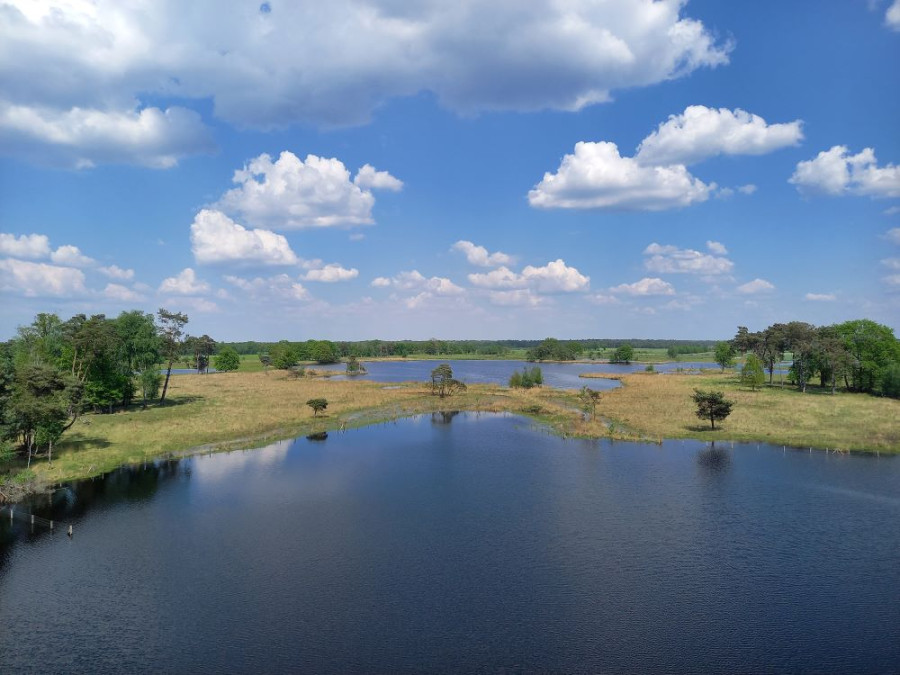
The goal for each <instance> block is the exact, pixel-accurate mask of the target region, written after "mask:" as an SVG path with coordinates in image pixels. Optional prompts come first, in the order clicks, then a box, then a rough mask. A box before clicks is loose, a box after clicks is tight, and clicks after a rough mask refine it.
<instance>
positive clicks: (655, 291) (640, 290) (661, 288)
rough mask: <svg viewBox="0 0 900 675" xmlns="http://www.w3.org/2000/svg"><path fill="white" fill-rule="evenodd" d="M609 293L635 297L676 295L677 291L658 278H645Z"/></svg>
mask: <svg viewBox="0 0 900 675" xmlns="http://www.w3.org/2000/svg"><path fill="white" fill-rule="evenodd" d="M609 292H610V293H621V294H623V295H635V296H645V295H675V289H674V288H673V287H672V284H670V283H669V282H668V281H663V280H662V279H659V278H657V277H644V278H643V279H641V280H639V281H635V282H634V283H633V284H619V285H618V286H613V287H612V288H610V289H609Z"/></svg>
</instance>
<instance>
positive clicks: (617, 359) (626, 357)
mask: <svg viewBox="0 0 900 675" xmlns="http://www.w3.org/2000/svg"><path fill="white" fill-rule="evenodd" d="M633 358H634V349H633V348H632V347H631V345H630V344H628V343H627V342H626V343H625V344H623V345H620V346H619V347H617V348H616V351H614V352H613V355H612V356H611V357H610V359H609V362H610V363H625V364H628V363H631V359H633Z"/></svg>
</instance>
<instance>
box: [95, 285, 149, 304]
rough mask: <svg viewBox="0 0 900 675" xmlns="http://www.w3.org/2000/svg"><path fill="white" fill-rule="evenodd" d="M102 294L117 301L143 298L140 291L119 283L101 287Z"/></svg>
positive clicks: (137, 300)
mask: <svg viewBox="0 0 900 675" xmlns="http://www.w3.org/2000/svg"><path fill="white" fill-rule="evenodd" d="M103 296H104V297H106V298H109V299H110V300H117V301H119V302H140V301H142V300H144V299H145V298H144V296H143V295H141V294H140V293H137V292H135V291H133V290H132V289H130V288H128V287H127V286H122V285H121V284H106V288H104V289H103Z"/></svg>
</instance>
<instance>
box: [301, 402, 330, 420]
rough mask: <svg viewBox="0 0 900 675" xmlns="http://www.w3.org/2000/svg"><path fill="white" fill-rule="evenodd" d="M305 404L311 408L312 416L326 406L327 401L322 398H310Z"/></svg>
mask: <svg viewBox="0 0 900 675" xmlns="http://www.w3.org/2000/svg"><path fill="white" fill-rule="evenodd" d="M306 405H308V406H309V407H310V408H312V409H313V417H318V416H319V412H321V411H322V410H325V408H327V407H328V401H327V400H326V399H324V398H311V399H309V400H308V401H307V402H306Z"/></svg>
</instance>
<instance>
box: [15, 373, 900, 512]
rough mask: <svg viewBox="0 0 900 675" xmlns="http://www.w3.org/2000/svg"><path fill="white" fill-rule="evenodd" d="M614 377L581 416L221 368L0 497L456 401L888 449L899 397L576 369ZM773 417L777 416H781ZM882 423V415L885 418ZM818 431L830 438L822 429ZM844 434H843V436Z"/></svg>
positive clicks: (508, 393) (614, 433) (555, 393)
mask: <svg viewBox="0 0 900 675" xmlns="http://www.w3.org/2000/svg"><path fill="white" fill-rule="evenodd" d="M586 375H588V378H585V379H586V381H587V382H588V385H589V378H590V377H601V378H604V379H615V380H619V381H620V382H622V383H623V385H624V386H622V387H618V388H616V389H613V390H608V391H604V392H603V394H602V396H601V399H600V402H599V403H598V405H597V408H596V417H595V418H592V417H591V416H590V415H589V414H588V413H587V412H586V411H585V407H584V405H583V403H582V401H581V400H580V399H579V397H578V391H579V390H577V389H555V388H552V387H539V388H535V389H531V390H517V389H509V388H508V387H505V386H501V385H488V384H472V385H470V386H469V388H468V390H467V391H466V392H464V393H461V394H456V395H453V396H449V397H446V398H443V399H442V398H439V397H437V396H432V395H430V388H429V387H428V386H427V385H426V384H423V383H421V382H407V383H398V384H397V385H394V386H396V387H397V388H396V389H386V388H385V387H384V383H376V382H372V381H370V380H345V381H341V382H336V381H330V380H328V379H327V378H322V379H320V378H310V379H308V380H298V379H296V378H291V377H289V376H286V375H283V374H281V373H268V374H265V373H228V374H226V373H222V374H211V375H205V376H203V377H198V378H190V377H185V378H181V377H179V378H177V380H173V382H174V383H175V386H174V387H173V392H172V393H173V395H172V401H171V403H167V404H166V405H164V406H162V407H156V408H150V409H148V410H140V409H135V408H132V409H130V410H128V411H121V412H117V413H113V414H107V415H98V414H90V415H85V416H83V417H82V418H80V419H79V420H78V422H77V423H76V425H75V426H74V427H73V429H72V431H70V432H69V433H68V434H67V436H66V437H64V438H63V441H62V442H61V443H60V444H58V446H57V448H56V449H55V451H54V462H53V465H48V464H47V463H46V459H45V458H44V457H43V456H40V457H38V458H37V459H36V461H33V462H32V472H33V478H30V479H29V480H27V481H26V482H25V483H24V484H22V485H21V486H19V487H16V486H14V485H11V484H10V483H6V484H5V485H2V486H0V492H2V493H4V494H2V495H0V500H3V499H4V498H5V499H7V500H8V499H9V497H10V494H16V495H19V497H18V498H22V497H24V494H22V491H23V490H24V491H34V490H39V489H41V488H42V487H46V486H50V485H55V484H59V483H63V482H67V481H71V480H81V479H86V478H91V477H93V476H97V475H101V474H104V473H107V472H109V471H111V470H114V469H116V468H118V467H121V466H126V465H129V464H139V463H142V462H147V461H155V460H158V459H165V458H176V457H189V456H193V455H197V454H206V453H211V452H224V451H230V450H237V449H250V448H255V447H261V446H263V445H266V444H268V443H270V442H275V441H278V440H285V439H291V438H297V437H299V436H306V435H310V434H315V433H321V432H330V431H337V430H342V429H343V430H346V429H355V428H361V427H365V426H369V425H373V424H379V423H383V422H387V421H391V420H395V419H399V418H404V417H412V416H415V415H419V414H428V413H432V412H439V411H448V410H459V411H473V412H498V413H512V414H518V415H523V416H525V417H528V418H529V419H531V420H533V421H535V422H537V423H539V424H541V425H543V426H544V427H545V428H547V429H548V430H549V431H551V432H552V433H555V434H558V435H560V436H562V437H564V438H568V437H574V438H610V439H613V440H623V441H635V442H649V443H661V442H662V441H663V440H664V439H666V440H669V439H671V440H677V439H686V438H693V439H698V440H702V441H717V442H718V441H721V442H734V443H766V444H771V445H775V446H784V447H792V448H803V449H806V448H815V449H818V450H827V451H833V450H839V451H841V452H871V453H878V454H897V453H900V428H898V427H897V425H896V424H891V420H893V419H900V401H895V400H892V399H881V398H876V397H871V396H868V395H865V394H838V395H837V396H835V397H831V396H824V395H816V394H812V395H810V394H803V395H801V394H799V393H796V392H794V391H793V390H786V389H781V388H779V387H773V388H770V389H768V390H760V391H757V392H753V393H751V392H749V391H742V390H739V389H738V388H737V387H736V386H735V385H734V384H733V382H734V377H733V376H729V375H728V374H727V373H726V374H724V375H723V374H719V373H702V374H691V375H686V374H685V375H676V374H667V375H666V376H665V377H662V376H661V375H660V374H659V373H644V372H636V373H628V374H607V373H587V374H586ZM710 385H712V386H715V387H717V388H724V389H727V390H728V391H727V393H728V395H729V396H730V397H735V398H737V399H738V404H737V406H736V408H735V414H734V415H732V417H729V418H728V419H727V420H725V422H724V424H723V428H717V429H716V430H715V431H710V430H709V428H708V426H706V427H704V426H703V425H702V423H699V422H700V421H699V420H697V418H696V416H695V415H693V410H692V409H691V407H690V403H689V401H688V397H689V392H690V391H692V388H693V387H694V386H700V387H707V386H710ZM314 396H325V397H326V398H327V399H328V401H329V408H328V410H327V411H326V414H325V415H323V416H319V417H313V415H312V412H311V411H310V410H309V409H307V408H306V401H307V400H308V399H309V398H312V397H314ZM791 397H795V398H793V399H792V400H793V401H794V402H795V405H796V406H799V405H800V404H803V405H804V406H806V407H807V408H808V409H804V410H801V411H799V412H798V414H797V415H796V419H792V420H791V421H792V422H793V424H788V423H782V422H779V421H778V419H776V418H777V415H775V414H774V413H773V409H775V410H778V409H779V408H783V407H785V406H786V405H787V404H788V403H789V401H788V399H789V398H791ZM782 414H784V413H782ZM835 415H837V416H838V418H840V419H844V418H846V419H850V420H853V419H859V418H861V417H862V418H865V417H869V418H871V419H873V420H881V423H880V424H881V426H879V427H877V428H874V429H873V428H871V426H870V427H866V426H860V427H855V428H861V429H865V430H866V432H867V433H868V435H867V436H866V435H862V434H860V433H856V432H853V433H851V432H849V431H848V428H846V427H845V426H843V425H841V424H834V423H833V420H832V425H831V427H830V428H827V429H826V428H824V426H825V422H827V421H829V419H830V418H832V417H834V416H835ZM885 420H887V421H885ZM829 434H830V435H829ZM854 434H855V435H854Z"/></svg>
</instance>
